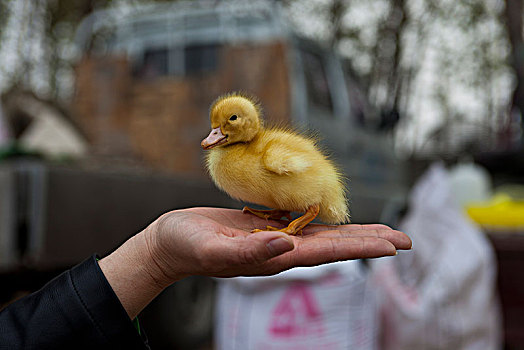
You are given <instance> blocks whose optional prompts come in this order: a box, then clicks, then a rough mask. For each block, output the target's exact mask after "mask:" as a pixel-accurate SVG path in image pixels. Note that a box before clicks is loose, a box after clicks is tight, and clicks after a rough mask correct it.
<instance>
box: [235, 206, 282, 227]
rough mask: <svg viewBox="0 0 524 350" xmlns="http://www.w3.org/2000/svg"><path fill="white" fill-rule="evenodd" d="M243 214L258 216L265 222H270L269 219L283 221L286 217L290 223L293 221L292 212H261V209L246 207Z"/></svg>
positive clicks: (272, 210) (278, 210) (277, 210)
mask: <svg viewBox="0 0 524 350" xmlns="http://www.w3.org/2000/svg"><path fill="white" fill-rule="evenodd" d="M242 213H244V214H245V213H250V214H253V215H256V216H258V217H259V218H262V219H265V220H269V219H273V220H280V219H282V217H286V218H287V219H288V220H289V221H291V212H289V211H287V210H280V209H271V210H260V209H253V208H249V207H244V208H243V209H242ZM268 227H269V226H268Z"/></svg>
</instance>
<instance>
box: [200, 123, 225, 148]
mask: <svg viewBox="0 0 524 350" xmlns="http://www.w3.org/2000/svg"><path fill="white" fill-rule="evenodd" d="M226 142H227V136H225V135H224V134H222V130H220V127H218V128H214V129H213V130H211V132H210V133H209V135H208V136H207V137H206V138H205V139H203V140H202V142H201V143H200V145H201V146H202V148H203V149H211V148H213V147H216V146H219V145H221V144H224V143H226Z"/></svg>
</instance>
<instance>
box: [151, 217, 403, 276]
mask: <svg viewBox="0 0 524 350" xmlns="http://www.w3.org/2000/svg"><path fill="white" fill-rule="evenodd" d="M268 224H270V225H272V226H276V227H285V225H283V224H282V223H281V222H278V221H272V220H270V221H266V220H264V219H261V218H258V217H256V216H254V215H248V214H243V213H242V212H241V211H239V210H233V209H220V208H191V209H185V210H177V211H172V212H169V213H166V214H164V215H162V216H161V217H160V218H158V219H157V220H156V221H155V222H154V223H153V224H151V225H150V226H149V227H148V229H147V230H146V232H147V235H148V239H149V242H150V244H149V246H150V247H151V253H152V256H151V259H153V260H154V261H155V266H157V267H158V268H159V272H160V271H161V274H159V275H158V277H157V278H159V280H162V281H163V283H166V284H170V283H172V282H173V281H176V280H178V279H180V278H182V277H184V276H188V275H206V276H215V277H233V276H252V275H272V274H276V273H279V272H281V271H284V270H287V269H290V268H292V267H296V266H314V265H319V264H324V263H329V262H334V261H340V260H349V259H361V258H376V257H381V256H387V255H395V254H396V251H397V249H410V248H411V240H410V239H409V237H408V236H407V235H405V234H404V233H402V232H399V231H395V230H392V229H391V228H389V227H387V226H384V225H341V226H327V225H319V224H310V225H308V226H306V228H304V230H303V234H302V236H300V235H299V236H289V235H287V234H285V233H282V232H279V231H263V232H257V233H251V232H250V231H251V230H252V229H253V228H255V227H265V226H266V225H268Z"/></svg>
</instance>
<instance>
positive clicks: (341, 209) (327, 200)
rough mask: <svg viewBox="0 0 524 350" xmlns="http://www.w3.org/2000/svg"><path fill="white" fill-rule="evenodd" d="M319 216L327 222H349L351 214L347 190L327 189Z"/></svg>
mask: <svg viewBox="0 0 524 350" xmlns="http://www.w3.org/2000/svg"><path fill="white" fill-rule="evenodd" d="M318 217H319V218H320V220H322V221H323V222H325V223H326V224H345V223H349V222H350V215H349V208H348V202H347V198H346V193H345V191H343V190H338V191H326V194H325V197H324V198H323V200H322V202H321V203H320V211H319V213H318Z"/></svg>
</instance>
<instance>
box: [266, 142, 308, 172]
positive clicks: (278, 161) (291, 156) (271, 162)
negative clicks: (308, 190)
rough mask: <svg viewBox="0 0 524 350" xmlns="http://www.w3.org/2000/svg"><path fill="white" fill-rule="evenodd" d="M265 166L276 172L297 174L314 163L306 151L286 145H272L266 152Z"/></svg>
mask: <svg viewBox="0 0 524 350" xmlns="http://www.w3.org/2000/svg"><path fill="white" fill-rule="evenodd" d="M263 164H264V167H265V168H266V169H267V170H269V171H271V172H273V173H276V174H279V175H286V174H293V173H295V174H297V173H301V172H303V171H305V170H306V169H308V168H310V167H311V165H312V163H311V161H310V160H308V157H307V154H306V153H305V152H300V151H297V150H294V149H290V148H289V147H286V145H282V144H276V145H272V146H271V147H269V148H268V149H266V151H265V152H264V157H263Z"/></svg>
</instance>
